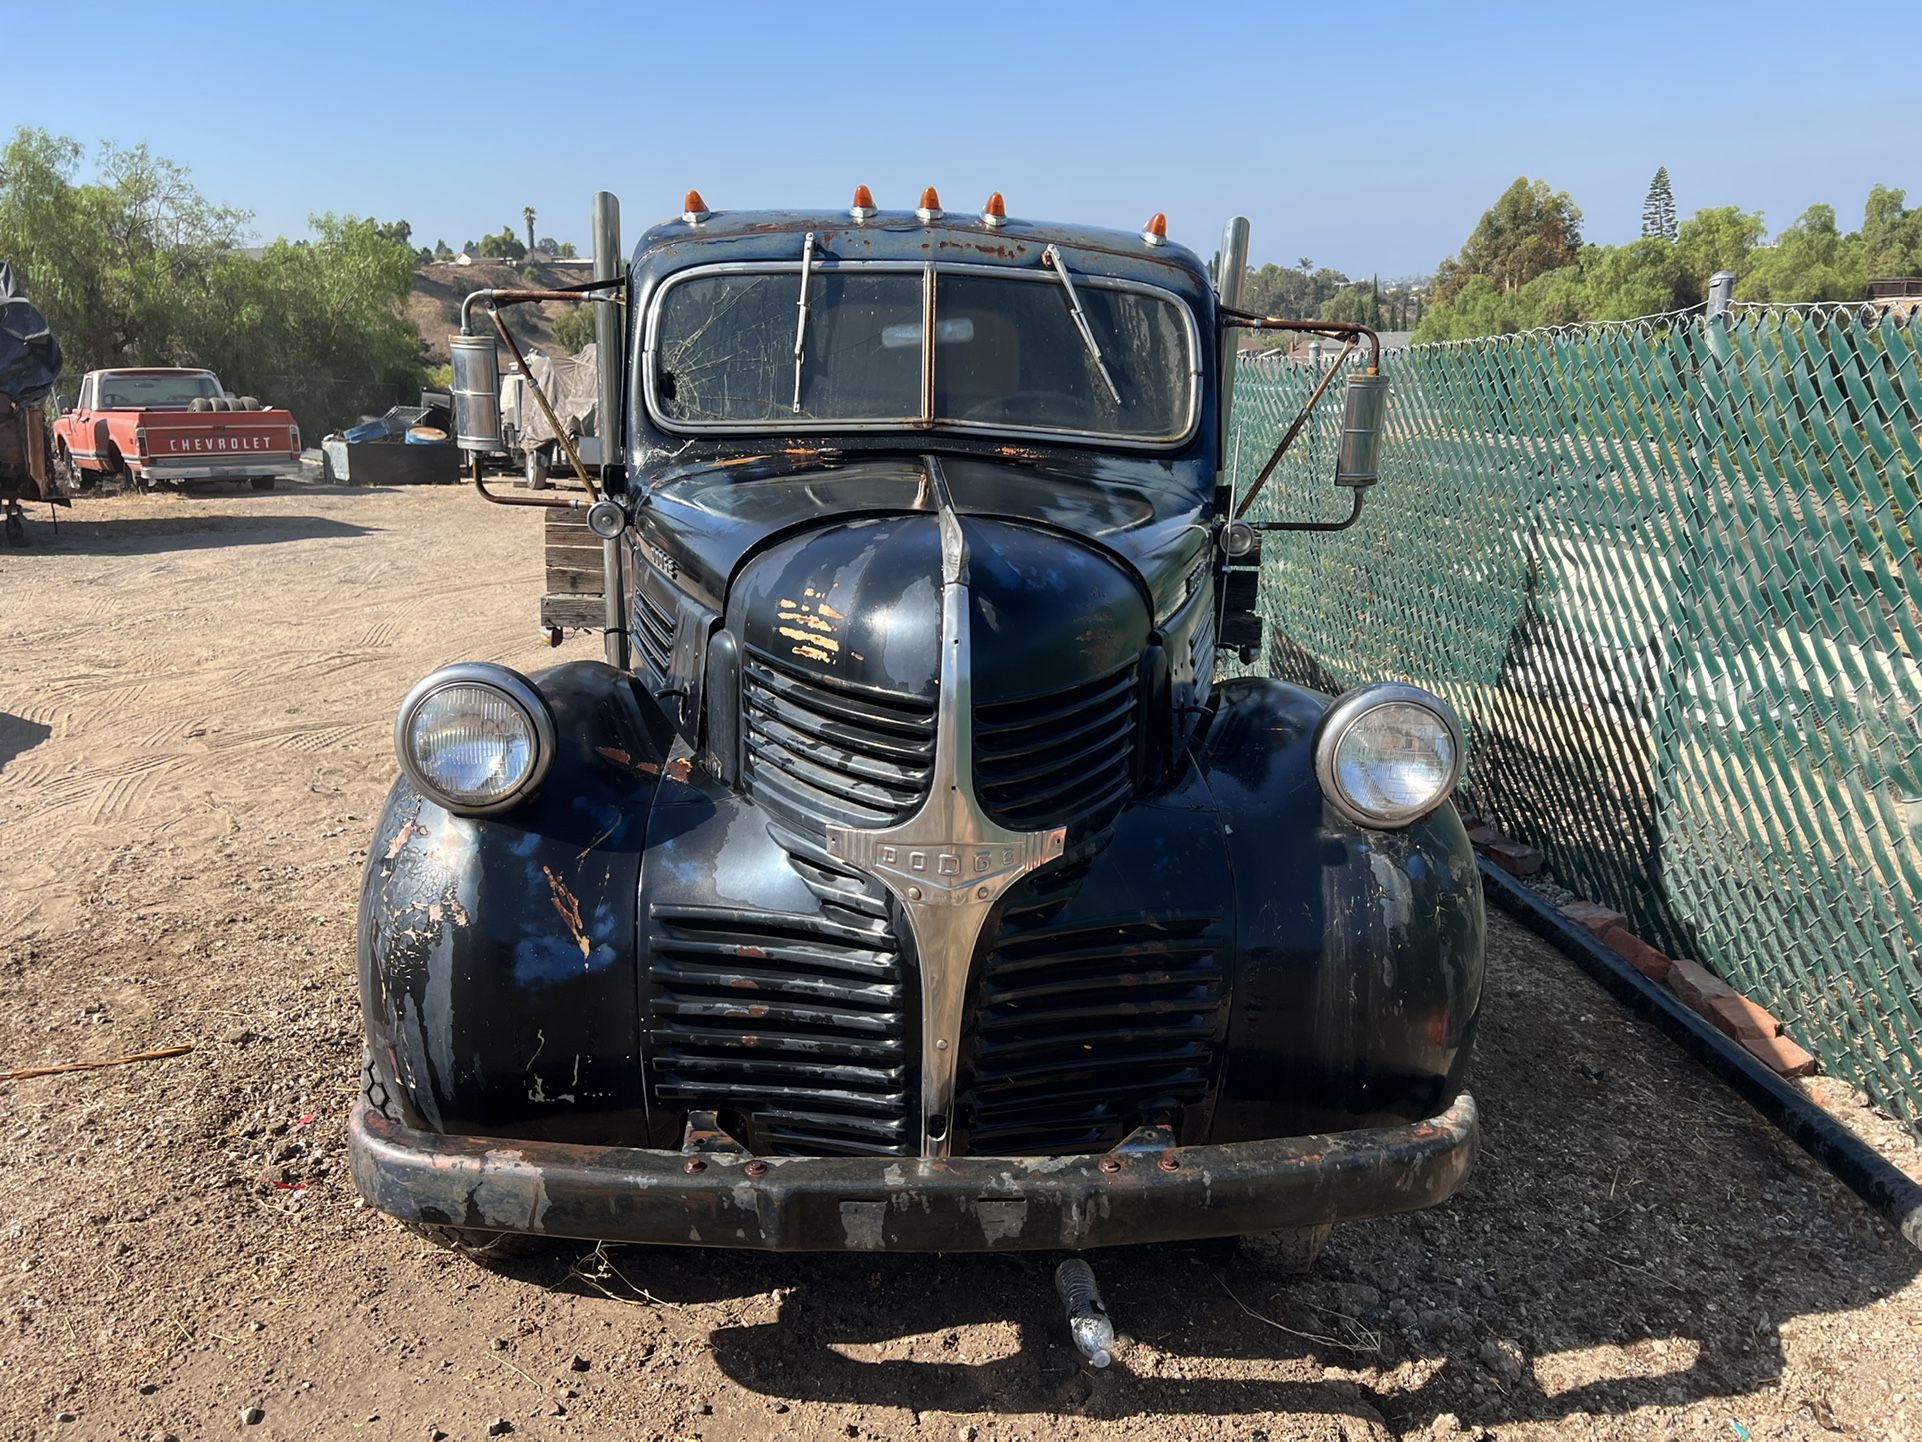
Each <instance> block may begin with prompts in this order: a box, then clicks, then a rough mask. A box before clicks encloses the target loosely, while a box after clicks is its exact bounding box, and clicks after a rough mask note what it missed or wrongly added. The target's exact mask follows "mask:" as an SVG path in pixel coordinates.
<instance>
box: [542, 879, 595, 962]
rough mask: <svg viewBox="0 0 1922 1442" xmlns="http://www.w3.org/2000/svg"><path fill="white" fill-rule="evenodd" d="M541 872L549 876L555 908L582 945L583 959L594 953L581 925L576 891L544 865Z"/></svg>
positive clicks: (549, 889)
mask: <svg viewBox="0 0 1922 1442" xmlns="http://www.w3.org/2000/svg"><path fill="white" fill-rule="evenodd" d="M541 874H542V875H544V876H545V877H546V878H547V890H548V893H549V895H550V896H551V898H552V900H553V902H554V910H556V911H558V912H559V913H560V914H561V920H562V921H564V922H566V923H567V929H568V930H569V931H571V932H573V933H574V940H575V942H576V943H577V944H578V945H579V946H580V949H581V956H582V958H583V959H585V958H587V957H589V956H591V955H593V953H594V944H593V943H592V942H591V941H589V940H588V939H587V929H586V928H585V927H584V926H582V925H581V904H580V902H579V901H578V900H576V899H575V896H574V893H573V892H571V891H569V890H568V889H567V883H566V882H565V881H562V880H561V879H560V877H558V876H556V875H555V874H554V873H553V872H552V871H551V870H550V869H549V868H547V867H545V866H543V867H542V868H541Z"/></svg>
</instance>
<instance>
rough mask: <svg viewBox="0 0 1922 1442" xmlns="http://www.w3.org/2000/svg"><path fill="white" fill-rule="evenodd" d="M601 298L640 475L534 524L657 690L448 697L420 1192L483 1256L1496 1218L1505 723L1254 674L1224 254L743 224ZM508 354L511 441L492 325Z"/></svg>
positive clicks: (371, 922) (388, 1127) (429, 872)
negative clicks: (1233, 474) (1484, 796)
mask: <svg viewBox="0 0 1922 1442" xmlns="http://www.w3.org/2000/svg"><path fill="white" fill-rule="evenodd" d="M1236 265H1237V268H1238V266H1239V262H1236ZM598 273H599V274H601V275H602V276H604V277H606V279H605V280H604V281H603V282H601V283H600V292H599V295H598V298H595V299H593V300H591V301H590V302H589V303H593V304H596V305H599V306H601V307H603V309H602V312H601V317H602V326H603V330H602V335H603V346H602V350H601V354H603V355H621V356H624V357H625V364H624V365H623V366H622V367H620V368H619V373H617V374H616V375H615V377H614V378H613V379H614V381H615V384H616V385H617V387H618V393H617V396H616V400H615V403H614V404H613V405H612V406H611V407H608V408H606V410H605V411H604V413H610V414H618V415H621V416H623V417H624V427H623V434H622V437H621V441H622V444H621V447H620V454H619V457H618V459H617V461H615V462H614V463H610V464H607V465H604V466H603V467H601V468H600V470H599V474H598V475H594V474H592V473H590V472H588V471H586V469H585V468H582V473H581V476H580V479H581V481H582V482H583V485H584V490H585V491H586V494H585V495H584V496H581V497H576V498H573V499H571V500H570V499H569V498H565V497H545V498H537V497H528V496H523V497H517V498H512V499H513V500H514V501H515V502H516V503H520V504H537V505H548V506H550V507H551V508H553V509H554V512H555V514H556V515H557V516H558V515H562V514H568V515H570V517H571V519H572V520H573V521H574V522H575V523H577V524H581V523H584V524H581V529H580V532H579V534H580V535H581V537H582V539H583V541H585V540H586V538H587V537H588V536H590V535H591V536H592V537H593V538H595V539H596V540H597V541H598V543H599V544H601V545H602V546H603V548H604V549H603V552H602V554H603V557H604V572H603V575H604V582H603V585H604V594H605V598H606V599H607V602H608V604H607V606H606V611H605V618H604V621H603V625H604V628H605V631H606V660H605V661H602V662H595V661H577V662H572V663H569V664H565V665H561V666H557V667H555V668H553V669H551V670H548V671H545V672H542V673H540V674H538V675H534V676H523V675H520V674H518V673H516V672H513V671H509V670H506V669H505V668H502V667H499V666H495V665H491V664H485V663H458V664H455V665H452V666H450V667H447V668H445V669H443V670H442V671H439V672H436V673H434V674H433V675H430V676H428V677H426V678H424V679H423V681H422V682H421V683H420V685H419V686H418V687H416V688H415V690H414V692H413V693H412V694H411V695H410V696H409V697H408V698H407V699H406V700H405V702H404V703H403V704H402V707H401V710H400V714H399V716H398V718H397V722H396V747H397V754H398V757H399V760H400V766H401V775H400V777H399V779H398V780H397V781H396V783H395V785H394V789H393V791H392V794H391V796H390V799H389V801H388V804H387V808H386V811H385V813H384V815H383V817H382V819H381V821H380V823H379V826H378V828H377V831H376V835H375V838H374V841H373V844H372V846H371V848H370V852H369V856H370V861H369V864H368V869H367V872H366V876H365V881H364V886H363V892H362V899H361V921H360V963H359V964H360V984H361V995H362V1004H363V1013H364V1018H365V1023H366V1031H367V1061H366V1073H365V1079H364V1080H365V1095H364V1097H363V1099H362V1101H361V1103H360V1105H359V1106H358V1107H357V1108H356V1110H355V1114H354V1119H353V1123H352V1127H351V1133H350V1135H351V1144H350V1151H351V1155H352V1160H353V1167H354V1174H355V1177H356V1180H357V1182H358V1184H359V1186H360V1188H361V1190H362V1192H363V1195H365V1196H366V1198H367V1199H368V1200H369V1201H370V1202H371V1203H372V1204H373V1205H375V1206H377V1207H380V1208H382V1209H384V1210H386V1211H388V1212H391V1213H393V1214H394V1215H396V1216H398V1217H400V1218H402V1219H403V1220H405V1221H408V1222H410V1223H413V1224H415V1225H418V1226H423V1227H426V1228H429V1229H434V1230H436V1231H437V1233H438V1234H440V1235H442V1236H443V1237H445V1238H451V1239H454V1240H456V1241H458V1242H461V1243H462V1244H464V1245H473V1244H477V1243H483V1242H484V1241H485V1239H487V1238H490V1237H494V1236H497V1235H499V1234H502V1233H535V1234H547V1235H558V1236H569V1237H581V1238H594V1239H599V1240H611V1241H651V1242H665V1243H683V1244H696V1245H710V1246H729V1247H759V1248H772V1249H789V1250H823V1249H825V1250H841V1249H899V1250H938V1251H957V1250H995V1249H1005V1248H1084V1247H1093V1246H1103V1245H1110V1244H1114V1243H1119V1242H1153V1241H1161V1240H1167V1239H1171V1238H1178V1237H1197V1236H1221V1235H1232V1234H1237V1233H1242V1232H1250V1231H1282V1232H1285V1233H1288V1234H1290V1235H1293V1236H1296V1237H1298V1238H1301V1239H1306V1245H1307V1250H1308V1253H1309V1254H1310V1255H1312V1250H1313V1248H1314V1247H1315V1246H1318V1245H1319V1241H1320V1239H1321V1238H1323V1237H1325V1236H1326V1233H1327V1228H1328V1227H1329V1226H1330V1225H1332V1224H1333V1223H1335V1222H1338V1221H1342V1220H1348V1219H1353V1218H1358V1217H1365V1216H1372V1215H1378V1214H1381V1213H1384V1212H1390V1211H1400V1210H1408V1209H1411V1208H1414V1207H1419V1206H1425V1205H1429V1204H1432V1203H1434V1202H1436V1201H1439V1200H1441V1199H1443V1198H1445V1197H1446V1196H1448V1195H1449V1194H1450V1193H1452V1192H1453V1190H1454V1189H1455V1188H1456V1186H1458V1185H1459V1183H1460V1181H1461V1180H1462V1178H1463V1177H1464V1176H1465V1175H1466V1173H1467V1171H1468V1168H1469V1165H1470V1163H1471V1161H1472V1157H1473V1153H1474V1149H1475V1145H1476V1138H1477V1135H1478V1130H1477V1125H1478V1124H1477V1120H1476V1114H1475V1109H1474V1103H1473V1101H1472V1099H1471V1098H1470V1097H1469V1096H1468V1094H1467V1093H1466V1092H1465V1091H1464V1090H1463V1078H1464V1072H1465V1068H1466V1065H1467V1061H1468V1057H1469V1054H1470V1049H1471V1044H1472V1038H1473V1033H1474V1028H1475V1021H1476V1016H1477V1013H1478V1010H1479V1006H1480V997H1481V978H1482V950H1483V926H1484V923H1483V915H1482V907H1481V892H1480V885H1479V877H1478V873H1477V869H1476V864H1475V859H1474V855H1473V851H1472V849H1471V847H1470V846H1469V844H1468V841H1467V839H1466V836H1465V834H1464V832H1463V829H1462V825H1461V822H1460V820H1459V818H1458V817H1457V816H1456V814H1455V811H1454V808H1453V806H1452V805H1451V803H1450V801H1449V795H1450V792H1451V791H1452V788H1453V785H1454V783H1455V781H1456V779H1457V778H1458V776H1459V774H1460V768H1461V759H1462V758H1461V736H1460V733H1459V729H1458V727H1457V726H1456V725H1455V722H1454V719H1453V717H1452V716H1451V715H1450V714H1449V712H1448V708H1447V707H1446V706H1445V705H1444V704H1443V703H1442V702H1441V701H1439V700H1438V699H1437V698H1434V697H1432V696H1429V695H1427V694H1426V693H1423V692H1420V691H1417V690H1415V689H1414V688H1412V687H1408V686H1402V685H1397V684H1393V683H1381V684H1375V685H1370V686H1364V687H1360V688H1358V689H1356V690H1354V691H1351V692H1349V693H1347V694H1345V695H1343V696H1340V697H1329V696H1324V695H1319V694H1317V693H1314V692H1310V691H1307V690H1304V689H1302V688H1300V687H1295V686H1290V685H1286V684H1283V683H1281V682H1277V681H1273V680H1265V679H1258V678H1245V679H1236V680H1227V679H1223V678H1222V677H1221V676H1220V674H1219V668H1218V661H1219V660H1220V659H1221V657H1222V653H1223V647H1224V645H1228V646H1231V647H1233V648H1234V650H1235V651H1236V652H1238V653H1239V652H1241V651H1243V650H1244V648H1245V649H1246V650H1247V651H1248V652H1249V653H1251V654H1252V653H1253V652H1254V650H1255V649H1256V648H1257V646H1258V638H1259V627H1260V619H1259V616H1258V614H1257V607H1256V603H1255V583H1256V578H1257V575H1258V573H1257V572H1256V571H1255V569H1254V564H1255V561H1256V560H1257V559H1258V555H1259V534H1258V532H1256V531H1255V530H1254V529H1253V528H1252V527H1250V526H1249V525H1248V524H1247V523H1245V522H1237V521H1236V519H1235V518H1234V516H1233V514H1232V511H1233V507H1234V502H1235V497H1233V496H1232V495H1231V494H1230V493H1229V491H1228V488H1227V487H1226V486H1225V485H1224V484H1223V478H1222V476H1221V474H1220V464H1219V458H1220V451H1221V436H1222V432H1223V424H1224V416H1225V410H1226V407H1227V406H1228V405H1229V404H1230V401H1231V397H1230V393H1229V387H1230V384H1231V374H1230V373H1227V372H1224V369H1223V357H1224V355H1226V356H1228V357H1229V358H1230V360H1229V363H1230V364H1232V355H1233V347H1232V345H1231V344H1229V343H1227V340H1228V335H1229V327H1230V326H1231V325H1232V324H1235V323H1238V322H1237V319H1236V317H1235V316H1234V315H1233V313H1232V312H1231V311H1230V310H1229V309H1228V308H1227V307H1225V306H1224V305H1223V304H1222V302H1221V298H1220V296H1219V295H1218V293H1217V290H1216V288H1215V286H1214V284H1213V282H1212V281H1211V278H1210V271H1209V268H1208V266H1207V265H1205V264H1204V263H1203V262H1202V261H1201V259H1200V258H1199V257H1197V256H1196V255H1194V254H1193V253H1192V252H1190V251H1188V250H1186V249H1184V248H1183V247H1181V246H1178V245H1175V244H1172V243H1171V242H1169V241H1168V240H1167V238H1166V234H1165V222H1163V221H1162V220H1161V218H1160V217H1156V218H1155V219H1154V220H1153V221H1151V222H1150V223H1149V224H1148V225H1147V226H1146V227H1144V229H1143V230H1142V231H1140V232H1132V231H1110V230H1100V229H1094V228H1089V227H1083V226H1073V225H1056V224H1044V223H1039V222H1026V221H1022V220H1018V219H1015V218H1012V217H1010V216H1008V215H1007V213H1006V211H1005V207H1003V206H1002V205H1001V203H1000V197H998V196H997V197H994V199H993V200H992V201H991V202H990V204H989V205H988V206H986V207H984V209H983V211H982V212H981V213H980V214H979V215H975V214H966V215H949V214H945V213H943V212H942V210H941V208H940V205H939V201H938V198H937V197H936V196H935V195H934V193H933V192H932V191H930V192H929V193H928V194H927V195H924V196H923V197H922V204H921V205H920V206H918V207H916V208H915V209H914V210H911V211H900V212H888V211H882V210H879V209H877V208H875V207H874V206H873V204H872V202H871V200H868V199H867V198H866V193H865V191H863V192H861V193H859V194H857V197H856V202H855V204H854V205H853V206H851V207H850V208H849V209H848V210H845V211H821V212H804V213H792V212H765V211H760V212H740V213H732V214H730V213H718V212H710V211H709V210H708V209H707V208H706V206H705V205H704V204H702V203H700V200H699V197H698V196H694V195H690V196H689V198H688V200H687V203H686V205H685V206H684V209H683V211H682V213H681V214H680V215H678V216H676V217H674V218H672V219H670V220H667V221H665V222H663V223H661V224H659V225H656V226H654V227H652V228H650V229H649V230H647V231H646V233H645V234H644V235H643V236H642V237H641V239H640V242H639V244H638V245H637V247H636V248H635V250H634V252H633V254H632V257H631V261H630V262H629V263H628V264H626V265H625V266H621V267H615V266H606V267H604V268H603V269H601V270H600V271H599V272H598ZM515 294H516V293H498V294H495V295H493V296H491V297H487V298H481V297H477V298H476V301H475V302H473V303H470V304H477V305H478V306H479V308H481V309H485V308H487V307H489V306H492V305H497V304H504V303H512V301H513V298H514V295H515ZM529 294H533V293H529ZM1242 319H1243V320H1246V321H1248V322H1250V323H1263V324H1267V323H1269V322H1260V321H1258V320H1257V318H1242ZM1275 324H1279V322H1276V323H1275ZM497 332H498V335H499V336H500V338H502V339H503V341H504V342H505V343H506V344H508V345H509V346H510V347H511V345H512V341H511V338H510V337H508V335H507V332H506V330H505V327H504V326H503V327H497ZM610 340H611V341H612V343H611V344H609V343H608V342H609V341H610ZM453 349H454V355H455V370H456V376H455V389H456V393H457V402H458V401H460V399H461V397H462V396H463V395H464V396H465V397H466V398H467V401H466V404H465V405H464V406H462V408H461V409H462V414H461V416H460V417H459V418H458V419H457V423H456V431H457V434H458V436H459V438H460V442H461V444H462V445H463V446H466V447H468V448H469V449H470V450H472V451H473V452H475V453H476V454H479V453H481V452H483V451H484V450H486V449H487V448H488V447H489V446H490V445H491V444H492V443H493V442H494V441H495V440H496V439H497V437H496V435H495V434H494V432H496V431H497V430H498V418H497V412H496V413H495V414H494V415H492V416H490V415H489V406H488V402H489V401H490V400H492V399H493V398H494V397H496V396H497V394H498V382H497V378H496V376H494V375H491V374H488V372H487V367H488V365H489V364H490V363H491V359H492V356H493V341H492V339H491V338H490V337H489V335H488V333H487V332H486V330H485V328H484V327H477V329H476V332H474V333H464V334H463V336H462V337H459V338H456V340H455V342H454V347H453ZM464 368H467V374H466V375H465V377H464V376H463V369H464ZM1365 389H1368V391H1369V394H1370V395H1374V394H1377V393H1378V387H1371V388H1365ZM1369 404H1378V401H1369V400H1368V399H1367V398H1366V397H1364V402H1363V410H1364V412H1365V411H1366V407H1367V405H1369ZM1375 414H1376V415H1377V417H1378V411H1377V412H1376V413H1375ZM1353 429H1355V430H1356V431H1357V433H1358V434H1359V433H1360V432H1361V431H1362V430H1363V429H1365V427H1362V426H1359V425H1358V426H1356V427H1353ZM1357 444H1358V445H1359V444H1360V442H1358V443H1357ZM1370 478H1372V476H1370ZM476 484H477V487H480V488H481V489H482V491H483V493H485V487H484V486H483V485H481V482H480V479H479V472H478V470H477V471H476ZM1359 496H1360V492H1359V491H1357V493H1356V501H1355V504H1356V509H1357V511H1358V510H1359V507H1360V499H1359ZM498 499H503V500H507V499H510V498H507V497H501V498H498ZM582 550H583V552H585V551H586V550H587V547H586V546H585V545H583V546H582Z"/></svg>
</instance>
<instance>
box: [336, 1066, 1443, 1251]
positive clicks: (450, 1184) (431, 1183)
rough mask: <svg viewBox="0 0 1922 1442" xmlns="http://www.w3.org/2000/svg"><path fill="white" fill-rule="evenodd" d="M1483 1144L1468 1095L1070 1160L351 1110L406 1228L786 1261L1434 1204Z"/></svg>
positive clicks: (1216, 1233)
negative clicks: (1411, 1113)
mask: <svg viewBox="0 0 1922 1442" xmlns="http://www.w3.org/2000/svg"><path fill="white" fill-rule="evenodd" d="M1480 1134H1481V1126H1480V1121H1479V1119H1478V1118H1477V1115H1476V1110H1475V1103H1474V1099H1473V1098H1472V1097H1470V1096H1469V1095H1468V1094H1467V1093H1466V1092H1464V1093H1462V1095H1461V1097H1460V1098H1459V1099H1458V1100H1457V1101H1456V1102H1455V1104H1454V1105H1453V1106H1451V1107H1449V1108H1448V1110H1447V1111H1445V1112H1442V1113H1441V1114H1440V1115H1439V1116H1434V1117H1430V1118H1429V1119H1428V1120H1426V1121H1422V1122H1416V1123H1413V1124H1411V1125H1408V1126H1399V1127H1371V1128H1366V1129H1363V1130H1360V1131H1351V1132H1336V1133H1330V1134H1328V1135H1325V1136H1308V1137H1285V1138H1278V1139H1275V1140H1272V1141H1256V1142H1235V1143H1230V1144H1227V1145H1222V1146H1198V1147H1171V1148H1166V1149H1155V1150H1143V1151H1116V1152H1109V1153H1106V1154H1103V1155H1091V1156H1072V1157H955V1158H951V1159H946V1160H938V1161H936V1160H921V1159H918V1158H889V1157H878V1158H868V1157H753V1156H748V1155H746V1154H744V1153H728V1152H703V1153H698V1154H696V1153H690V1152H666V1151H643V1150H640V1149H638V1148H631V1147H594V1146H576V1145H570V1144H563V1143H556V1142H526V1141H511V1140H504V1139H501V1138H498V1137H469V1136H443V1135H441V1134H439V1133H436V1132H424V1131H415V1130H414V1129H412V1128H410V1127H406V1126H401V1125H398V1124H396V1123H394V1122H391V1121H389V1120H387V1119H386V1118H385V1117H383V1116H381V1115H380V1114H379V1113H378V1112H374V1111H371V1110H370V1109H369V1108H368V1106H367V1105H366V1103H365V1102H362V1103H361V1104H360V1105H358V1106H356V1107H355V1108H354V1115H353V1119H352V1121H351V1123H350V1124H349V1129H348V1153H349V1156H350V1157H351V1159H352V1164H353V1172H354V1184H355V1185H356V1186H357V1187H359V1189H360V1194H361V1195H362V1196H363V1197H365V1198H366V1199H367V1201H368V1203H369V1204H370V1205H372V1206H375V1207H378V1208H379V1209H380V1210H381V1211H384V1212H389V1213H392V1214H393V1215H394V1216H397V1217H400V1218H402V1219H404V1220H406V1221H412V1222H433V1223H441V1224H444V1225H451V1226H459V1227H479V1228H486V1229H490V1230H496V1231H510V1232H536V1233H542V1234H545V1235H549V1236H556V1237H578V1238H584V1239H589V1240H595V1241H608V1242H646V1243H671V1244H679V1245H683V1246H706V1247H747V1248H754V1249H758V1250H762V1251H777V1252H841V1251H901V1252H988V1251H1018V1250H1027V1249H1052V1248H1082V1247H1106V1246H1115V1245H1120V1244H1124V1243H1132V1242H1165V1241H1173V1240H1178V1239H1181V1238H1191V1237H1221V1236H1234V1235H1239V1234H1242V1233H1247V1232H1261V1231H1270V1230H1274V1229H1276V1228H1281V1227H1298V1226H1312V1225H1316V1224H1319V1223H1322V1222H1342V1221H1356V1220H1359V1219H1361V1218H1364V1217H1378V1216H1386V1215H1388V1214H1390V1213H1393V1212H1409V1211H1415V1210H1417V1209H1419V1208H1421V1207H1427V1206H1432V1205H1434V1204H1435V1203H1436V1202H1439V1201H1442V1200H1444V1199H1445V1198H1447V1197H1448V1196H1449V1195H1451V1194H1452V1193H1453V1192H1454V1191H1455V1189H1456V1188H1457V1187H1458V1186H1460V1185H1461V1182H1462V1180H1463V1178H1464V1177H1466V1176H1467V1175H1468V1170H1469V1168H1470V1166H1471V1165H1472V1164H1473V1162H1474V1157H1475V1151H1476V1146H1477V1143H1478V1141H1479V1138H1480Z"/></svg>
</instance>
